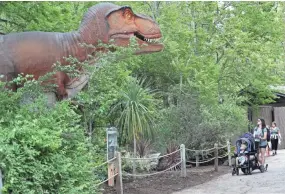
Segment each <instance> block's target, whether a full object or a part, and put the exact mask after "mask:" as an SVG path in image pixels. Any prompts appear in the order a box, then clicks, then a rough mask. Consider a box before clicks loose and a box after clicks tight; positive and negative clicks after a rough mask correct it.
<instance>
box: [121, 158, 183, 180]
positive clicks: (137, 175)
mask: <svg viewBox="0 0 285 194" xmlns="http://www.w3.org/2000/svg"><path fill="white" fill-rule="evenodd" d="M181 163H182V161H180V162H178V163H177V164H175V165H173V166H171V167H169V168H167V169H165V170H163V171H159V172H154V173H151V174H129V173H126V174H125V175H127V176H135V177H143V176H152V175H156V174H161V173H164V172H166V171H168V170H170V169H172V168H174V167H176V166H178V165H179V164H181ZM123 175H124V174H123Z"/></svg>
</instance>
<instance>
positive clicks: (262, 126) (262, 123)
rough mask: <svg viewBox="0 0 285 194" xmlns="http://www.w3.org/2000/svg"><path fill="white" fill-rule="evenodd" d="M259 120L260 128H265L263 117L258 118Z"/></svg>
mask: <svg viewBox="0 0 285 194" xmlns="http://www.w3.org/2000/svg"><path fill="white" fill-rule="evenodd" d="M259 120H260V121H261V128H262V129H264V128H266V124H265V120H264V119H260V118H259Z"/></svg>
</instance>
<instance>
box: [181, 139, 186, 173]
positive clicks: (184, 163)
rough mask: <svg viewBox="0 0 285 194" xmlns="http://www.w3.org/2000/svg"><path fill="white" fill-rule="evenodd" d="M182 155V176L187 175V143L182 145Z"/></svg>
mask: <svg viewBox="0 0 285 194" xmlns="http://www.w3.org/2000/svg"><path fill="white" fill-rule="evenodd" d="M180 149H181V150H180V156H181V177H186V158H185V145H184V144H181V145H180Z"/></svg>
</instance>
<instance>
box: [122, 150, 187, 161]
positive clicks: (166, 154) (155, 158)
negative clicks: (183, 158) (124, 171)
mask: <svg viewBox="0 0 285 194" xmlns="http://www.w3.org/2000/svg"><path fill="white" fill-rule="evenodd" d="M180 150H181V148H180V149H178V150H175V151H174V152H171V153H169V154H165V155H163V156H158V157H152V158H128V157H122V159H129V160H153V159H160V158H163V157H166V156H170V155H172V154H175V153H177V152H180Z"/></svg>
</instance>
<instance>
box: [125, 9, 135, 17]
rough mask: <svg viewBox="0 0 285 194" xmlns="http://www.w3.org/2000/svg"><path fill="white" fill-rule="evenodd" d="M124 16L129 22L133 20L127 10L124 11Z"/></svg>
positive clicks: (131, 14)
mask: <svg viewBox="0 0 285 194" xmlns="http://www.w3.org/2000/svg"><path fill="white" fill-rule="evenodd" d="M124 15H125V18H126V19H128V20H131V19H132V18H133V13H132V12H131V11H130V10H129V9H127V10H126V11H125V13H124Z"/></svg>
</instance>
